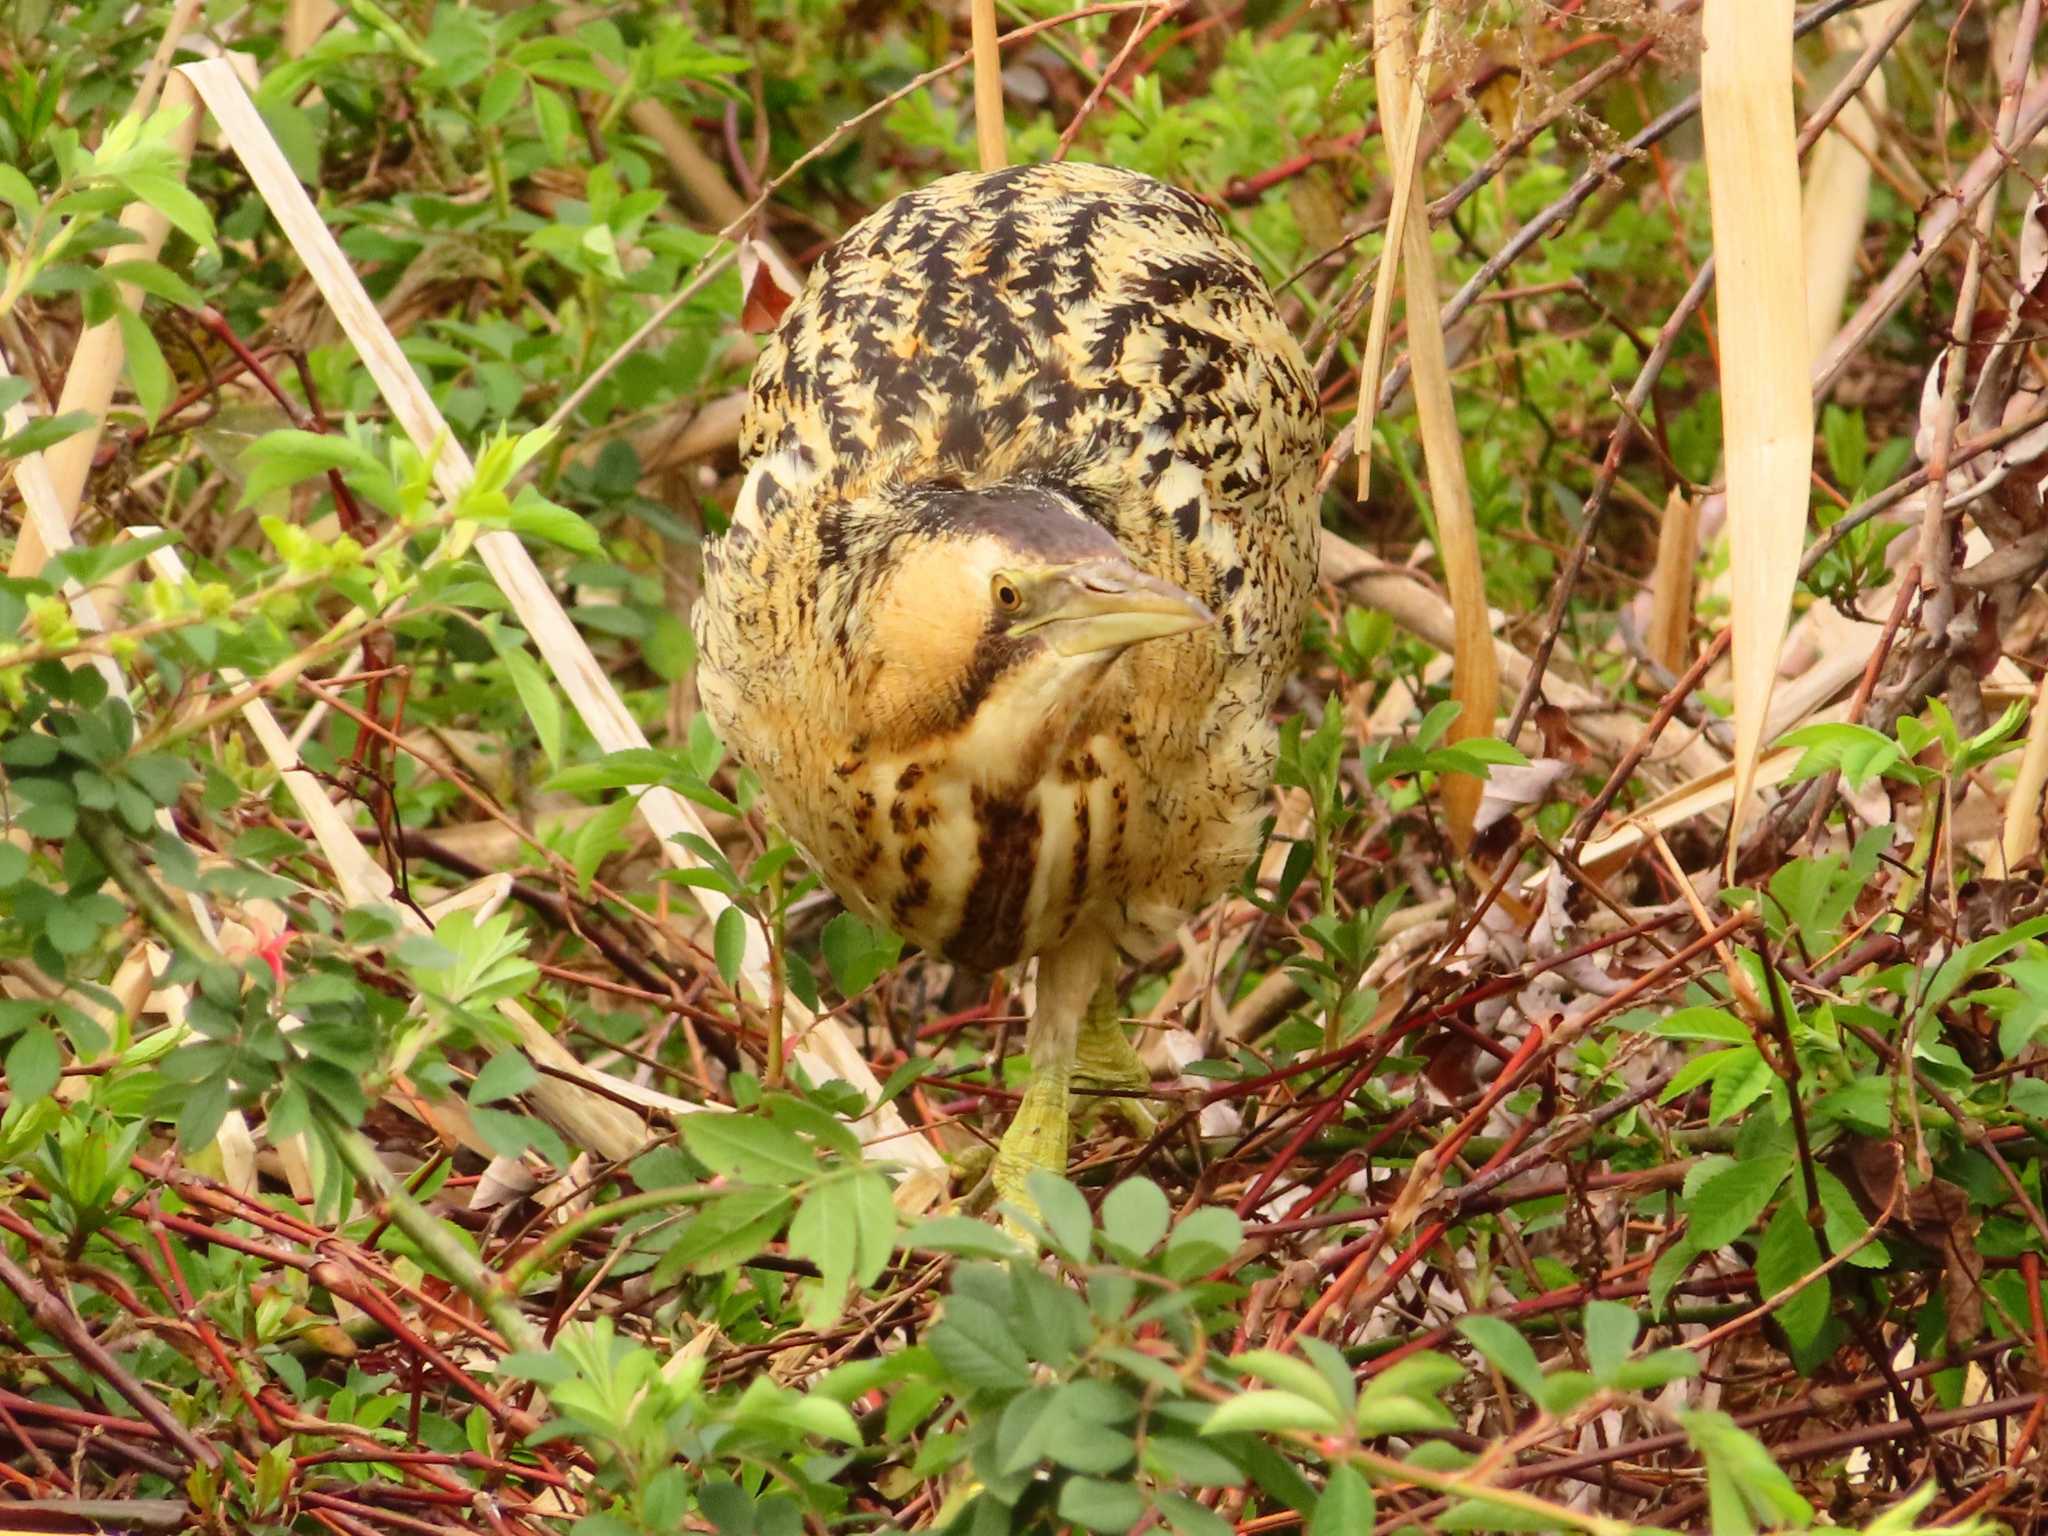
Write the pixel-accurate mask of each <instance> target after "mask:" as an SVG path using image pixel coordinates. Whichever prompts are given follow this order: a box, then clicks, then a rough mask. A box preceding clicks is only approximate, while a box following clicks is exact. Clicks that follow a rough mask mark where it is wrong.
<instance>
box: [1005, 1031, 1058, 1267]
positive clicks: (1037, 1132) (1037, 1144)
mask: <svg viewBox="0 0 2048 1536" xmlns="http://www.w3.org/2000/svg"><path fill="white" fill-rule="evenodd" d="M1072 1081H1073V1072H1072V1069H1071V1068H1069V1067H1068V1066H1067V1065H1066V1064H1065V1063H1063V1062H1053V1063H1049V1064H1047V1065H1044V1066H1040V1067H1037V1068H1036V1069H1035V1070H1034V1071H1033V1072H1032V1074H1031V1081H1030V1083H1029V1084H1028V1085H1026V1087H1025V1089H1024V1098H1023V1101H1022V1102H1021V1103H1019V1104H1018V1106H1017V1114H1016V1117H1015V1118H1014V1119H1013V1120H1011V1121H1010V1128H1009V1130H1007V1131H1005V1132H1004V1133H1003V1141H1002V1145H1001V1146H999V1147H998V1148H997V1149H996V1156H995V1161H994V1163H993V1164H991V1165H990V1168H989V1176H990V1178H991V1179H992V1180H993V1181H994V1183H995V1187H996V1198H997V1199H998V1200H1006V1201H1008V1202H1009V1203H1010V1204H1012V1205H1014V1206H1016V1207H1017V1208H1018V1209H1019V1210H1023V1211H1029V1212H1030V1213H1032V1214H1033V1215H1036V1214H1037V1213H1038V1202H1037V1201H1035V1200H1033V1199H1032V1198H1031V1191H1030V1189H1029V1188H1028V1184H1029V1181H1030V1178H1031V1174H1032V1171H1033V1170H1034V1169H1039V1168H1042V1169H1044V1170H1045V1171H1046V1172H1048V1173H1056V1174H1058V1175H1060V1176H1061V1177H1062V1178H1064V1177H1065V1176H1066V1172H1067V1127H1068V1117H1069V1115H1070V1114H1071V1113H1072V1111H1071V1109H1070V1107H1069V1105H1068V1102H1067V1097H1068V1088H1069V1086H1070V1085H1071V1084H1072ZM1018 1235H1020V1236H1021V1235H1024V1234H1021V1233H1019V1234H1018Z"/></svg>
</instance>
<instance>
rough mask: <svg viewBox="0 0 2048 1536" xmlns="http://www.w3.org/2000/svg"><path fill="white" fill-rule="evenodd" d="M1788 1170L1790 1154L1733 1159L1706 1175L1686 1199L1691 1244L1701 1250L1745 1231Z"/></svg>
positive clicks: (1708, 1248) (1775, 1191) (1753, 1223)
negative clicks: (1750, 1159)
mask: <svg viewBox="0 0 2048 1536" xmlns="http://www.w3.org/2000/svg"><path fill="white" fill-rule="evenodd" d="M1791 1171H1792V1160H1791V1159H1790V1158H1788V1157H1764V1158H1758V1159H1757V1160H1756V1161H1754V1162H1747V1163H1736V1164H1734V1165H1733V1166H1732V1167H1729V1168H1725V1169H1723V1170H1722V1171H1721V1172H1719V1173H1717V1174H1715V1175H1714V1176H1713V1177H1712V1178H1710V1179H1708V1180H1707V1182H1706V1183H1704V1184H1702V1185H1701V1186H1700V1188H1699V1192H1698V1193H1697V1194H1695V1195H1694V1196H1693V1197H1692V1198H1691V1199H1690V1200H1688V1201H1687V1202H1686V1207H1685V1208H1686V1213H1687V1215H1688V1216H1689V1217H1690V1218H1691V1229H1690V1232H1689V1239H1690V1241H1691V1243H1692V1245H1693V1246H1694V1247H1695V1248H1697V1249H1698V1250H1700V1251H1701V1252H1702V1253H1705V1252H1708V1251H1710V1250H1712V1249H1715V1248H1719V1247H1721V1246H1723V1245H1724V1244H1726V1243H1732V1242H1734V1241H1735V1239H1737V1238H1738V1237H1740V1236H1742V1235H1743V1234H1744V1233H1745V1232H1747V1231H1749V1230H1750V1229H1751V1228H1752V1227H1754V1226H1755V1225H1756V1219H1757V1218H1758V1217H1759V1216H1761V1215H1763V1213H1764V1207H1765V1206H1767V1205H1769V1204H1770V1203H1771V1197H1772V1196H1773V1195H1775V1194H1777V1192H1778V1186H1779V1185H1780V1184H1783V1183H1784V1182H1785V1176H1786V1175H1787V1174H1788V1173H1790V1172H1791Z"/></svg>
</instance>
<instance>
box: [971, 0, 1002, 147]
mask: <svg viewBox="0 0 2048 1536" xmlns="http://www.w3.org/2000/svg"><path fill="white" fill-rule="evenodd" d="M969 16H970V18H971V25H972V27H973V41H974V138H975V143H976V145H977V146H978V147H979V149H980V151H981V168H982V169H983V170H984V171H1000V170H1001V169H1002V168H1003V167H1004V166H1006V165H1008V164H1009V163H1010V149H1009V142H1008V138H1007V136H1006V135H1005V134H1004V132H1003V53H1002V48H1001V45H1000V44H999V43H998V42H997V41H996V0H970V4H969Z"/></svg>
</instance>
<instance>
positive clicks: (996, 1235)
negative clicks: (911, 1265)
mask: <svg viewBox="0 0 2048 1536" xmlns="http://www.w3.org/2000/svg"><path fill="white" fill-rule="evenodd" d="M897 1246H898V1247H899V1248H906V1249H909V1248H923V1249H927V1250H929V1251H930V1252H933V1253H956V1254H959V1255H961V1256H962V1257H964V1258H970V1259H1014V1258H1018V1257H1020V1256H1021V1255H1022V1254H1023V1252H1024V1250H1023V1249H1022V1248H1019V1247H1018V1246H1017V1244H1016V1241H1015V1240H1014V1239H1013V1238H1011V1237H1010V1236H1009V1234H1007V1233H1006V1232H1004V1231H1003V1230H1002V1229H1001V1228H1000V1227H992V1226H990V1225H989V1224H988V1223H987V1222H985V1221H978V1220H976V1219H975V1218H974V1217H972V1216H931V1217H927V1218H926V1219H925V1220H923V1221H920V1222H919V1223H918V1224H917V1225H916V1226H914V1227H912V1228H911V1229H910V1230H909V1231H908V1232H905V1233H904V1234H903V1236H902V1237H901V1238H900V1239H898V1241H897Z"/></svg>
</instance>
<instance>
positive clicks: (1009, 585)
mask: <svg viewBox="0 0 2048 1536" xmlns="http://www.w3.org/2000/svg"><path fill="white" fill-rule="evenodd" d="M989 592H990V594H991V595H992V596H993V597H994V598H995V601H996V606H997V607H998V608H1000V609H1002V611H1003V612H1004V613H1015V612H1016V611H1017V610H1018V609H1020V608H1022V607H1023V606H1024V594H1023V593H1022V592H1021V591H1019V590H1018V588H1017V583H1016V582H1015V581H1013V580H1011V579H1010V578H1009V577H1008V576H998V577H996V578H995V580H994V581H992V582H990V583H989Z"/></svg>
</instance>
